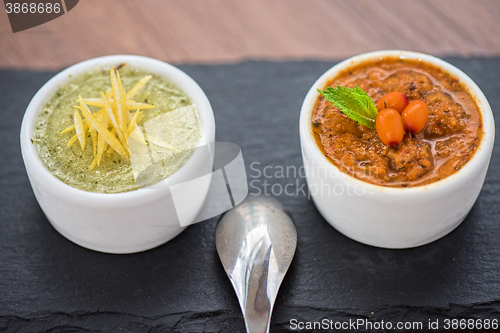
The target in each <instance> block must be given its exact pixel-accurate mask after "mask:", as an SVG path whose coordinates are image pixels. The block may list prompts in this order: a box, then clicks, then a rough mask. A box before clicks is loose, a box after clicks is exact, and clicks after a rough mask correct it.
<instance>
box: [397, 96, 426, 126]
mask: <svg viewBox="0 0 500 333" xmlns="http://www.w3.org/2000/svg"><path fill="white" fill-rule="evenodd" d="M401 117H402V118H403V126H404V129H405V130H406V131H408V132H412V133H418V132H420V131H421V130H423V129H424V127H425V124H427V118H428V117H429V108H428V107H427V104H425V102H424V101H420V100H415V101H411V102H410V104H408V106H407V107H406V108H405V109H404V111H403V113H402V114H401Z"/></svg>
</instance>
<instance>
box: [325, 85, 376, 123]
mask: <svg viewBox="0 0 500 333" xmlns="http://www.w3.org/2000/svg"><path fill="white" fill-rule="evenodd" d="M318 92H319V93H320V94H321V95H323V96H324V97H325V99H326V100H327V101H329V102H330V103H332V104H333V105H335V106H336V107H337V108H339V109H340V110H341V111H342V112H343V113H344V114H345V115H346V116H348V117H349V118H351V119H352V120H354V121H357V122H358V123H360V124H361V125H365V126H366V127H368V128H371V129H375V118H376V117H377V113H378V111H377V106H376V105H375V103H373V101H372V99H371V98H370V96H368V94H367V93H365V92H364V91H363V89H361V88H360V87H358V86H357V85H356V87H355V88H354V89H350V88H346V87H342V86H337V88H336V89H335V88H333V87H327V88H326V89H325V90H324V91H321V90H319V89H318Z"/></svg>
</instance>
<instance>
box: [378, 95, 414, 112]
mask: <svg viewBox="0 0 500 333" xmlns="http://www.w3.org/2000/svg"><path fill="white" fill-rule="evenodd" d="M407 105H408V97H407V96H406V95H405V94H403V93H400V92H398V91H393V92H390V93H388V94H387V95H385V96H384V97H382V98H381V99H380V101H378V103H377V110H379V111H382V110H383V109H387V108H391V109H395V110H396V111H398V112H399V113H401V112H403V110H404V109H405V107H406V106H407Z"/></svg>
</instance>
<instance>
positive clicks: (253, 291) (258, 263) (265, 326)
mask: <svg viewBox="0 0 500 333" xmlns="http://www.w3.org/2000/svg"><path fill="white" fill-rule="evenodd" d="M271 253H272V246H271V243H270V241H269V238H268V237H262V238H261V239H260V240H259V241H258V242H257V244H255V247H254V248H253V250H252V252H251V258H250V260H249V262H248V266H247V274H248V275H247V279H246V280H247V281H246V282H247V290H246V295H245V298H246V299H245V301H244V304H245V308H244V309H242V310H243V316H244V318H245V325H246V328H247V332H248V333H268V332H269V324H270V321H271V313H272V307H273V305H274V299H273V297H272V295H268V291H269V288H268V284H269V280H268V279H269V267H270V256H271Z"/></svg>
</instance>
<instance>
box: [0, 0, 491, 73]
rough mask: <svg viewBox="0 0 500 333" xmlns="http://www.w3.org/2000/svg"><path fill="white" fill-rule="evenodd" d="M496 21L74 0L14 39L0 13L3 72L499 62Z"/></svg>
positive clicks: (475, 10)
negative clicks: (397, 59)
mask: <svg viewBox="0 0 500 333" xmlns="http://www.w3.org/2000/svg"><path fill="white" fill-rule="evenodd" d="M499 17H500V1H499V0H480V1H473V0H419V1H417V0H413V1H411V0H378V1H373V0H349V1H348V0H251V1H242V0H80V2H79V4H78V5H77V6H76V7H75V8H74V9H73V10H71V11H70V12H68V13H66V14H65V15H63V16H62V17H59V18H57V19H55V20H53V21H51V22H48V23H46V24H43V25H41V26H38V27H35V28H32V29H29V30H26V31H22V32H18V33H15V34H13V33H12V31H11V29H10V25H9V23H8V19H7V14H6V13H5V12H4V11H3V8H2V10H1V13H0V68H24V69H58V68H61V67H64V66H68V65H71V64H74V63H76V62H79V61H82V60H85V59H89V58H93V57H96V56H101V55H108V54H139V55H146V56H150V57H154V58H158V59H161V60H164V61H167V62H172V63H175V64H180V63H226V62H238V61H242V60H245V59H273V60H284V59H288V60H289V59H342V58H345V57H348V56H351V55H354V54H358V53H362V52H367V51H373V50H382V49H406V50H416V51H421V52H425V53H430V54H433V55H438V56H442V55H462V56H497V55H500V19H499Z"/></svg>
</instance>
